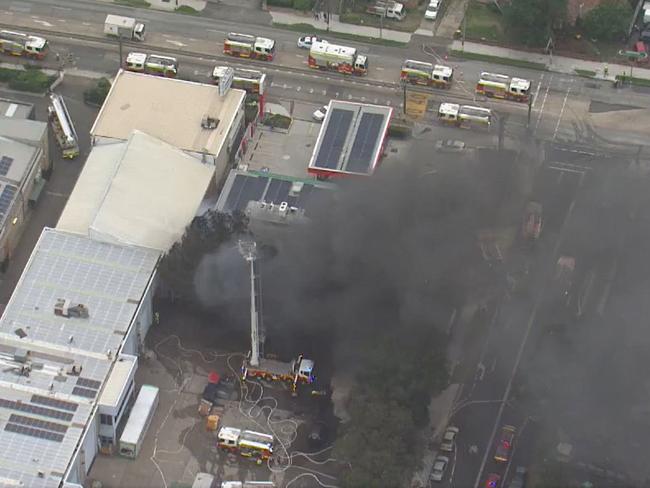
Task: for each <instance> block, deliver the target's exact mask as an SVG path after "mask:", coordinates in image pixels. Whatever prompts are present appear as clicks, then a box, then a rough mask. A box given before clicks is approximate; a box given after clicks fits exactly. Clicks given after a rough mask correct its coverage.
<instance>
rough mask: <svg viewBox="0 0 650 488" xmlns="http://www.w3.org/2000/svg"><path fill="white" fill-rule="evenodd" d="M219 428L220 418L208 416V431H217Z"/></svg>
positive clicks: (206, 426)
mask: <svg viewBox="0 0 650 488" xmlns="http://www.w3.org/2000/svg"><path fill="white" fill-rule="evenodd" d="M218 426H219V416H218V415H208V420H207V421H206V424H205V428H206V429H207V430H217V427H218Z"/></svg>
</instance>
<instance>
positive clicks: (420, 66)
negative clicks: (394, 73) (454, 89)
mask: <svg viewBox="0 0 650 488" xmlns="http://www.w3.org/2000/svg"><path fill="white" fill-rule="evenodd" d="M453 76H454V70H453V69H452V68H450V67H448V66H442V65H440V64H436V65H433V64H431V63H425V62H423V61H414V60H412V59H407V60H406V61H404V64H402V72H401V73H400V80H401V81H402V83H411V84H413V85H424V86H434V87H436V88H451V82H452V79H453Z"/></svg>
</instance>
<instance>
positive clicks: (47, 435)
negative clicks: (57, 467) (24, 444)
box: [5, 424, 64, 442]
mask: <svg viewBox="0 0 650 488" xmlns="http://www.w3.org/2000/svg"><path fill="white" fill-rule="evenodd" d="M5 430H6V431H7V432H13V433H15V434H23V435H28V436H30V437H36V438H37V439H45V440H46V441H54V442H62V441H63V437H64V436H63V434H57V433H56V432H51V431H49V430H40V429H35V428H33V427H26V426H24V425H18V424H7V425H5Z"/></svg>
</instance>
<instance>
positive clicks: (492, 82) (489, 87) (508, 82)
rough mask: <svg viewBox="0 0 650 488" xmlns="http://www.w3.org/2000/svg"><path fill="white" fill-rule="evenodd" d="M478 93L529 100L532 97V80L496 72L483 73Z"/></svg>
mask: <svg viewBox="0 0 650 488" xmlns="http://www.w3.org/2000/svg"><path fill="white" fill-rule="evenodd" d="M476 93H477V94H478V95H484V96H486V97H490V98H503V99H506V100H514V101H516V102H527V101H528V98H529V97H530V81H528V80H524V79H523V78H513V77H510V76H507V75H499V74H495V73H481V77H480V78H479V80H478V83H477V84H476Z"/></svg>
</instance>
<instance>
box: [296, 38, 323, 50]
mask: <svg viewBox="0 0 650 488" xmlns="http://www.w3.org/2000/svg"><path fill="white" fill-rule="evenodd" d="M315 42H327V41H326V40H325V39H321V38H320V37H318V36H303V37H301V38H299V39H298V47H299V48H301V49H309V48H311V45H312V44H313V43H315Z"/></svg>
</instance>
